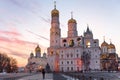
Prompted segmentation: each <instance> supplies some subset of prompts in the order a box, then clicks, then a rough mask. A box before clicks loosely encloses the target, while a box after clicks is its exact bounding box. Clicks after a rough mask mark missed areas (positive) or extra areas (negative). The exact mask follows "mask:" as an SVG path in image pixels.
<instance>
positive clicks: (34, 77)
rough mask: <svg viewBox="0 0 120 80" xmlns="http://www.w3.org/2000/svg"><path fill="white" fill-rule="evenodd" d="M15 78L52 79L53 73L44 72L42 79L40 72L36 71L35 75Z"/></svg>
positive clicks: (24, 79) (22, 79)
mask: <svg viewBox="0 0 120 80" xmlns="http://www.w3.org/2000/svg"><path fill="white" fill-rule="evenodd" d="M17 80H53V74H52V73H46V74H45V79H43V77H42V74H41V73H38V74H35V75H31V76H27V77H23V78H20V79H17Z"/></svg>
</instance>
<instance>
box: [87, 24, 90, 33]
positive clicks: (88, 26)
mask: <svg viewBox="0 0 120 80" xmlns="http://www.w3.org/2000/svg"><path fill="white" fill-rule="evenodd" d="M86 32H90V30H89V25H88V24H87V31H86Z"/></svg>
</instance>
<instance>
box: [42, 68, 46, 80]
mask: <svg viewBox="0 0 120 80" xmlns="http://www.w3.org/2000/svg"><path fill="white" fill-rule="evenodd" d="M42 75H43V79H45V69H42Z"/></svg>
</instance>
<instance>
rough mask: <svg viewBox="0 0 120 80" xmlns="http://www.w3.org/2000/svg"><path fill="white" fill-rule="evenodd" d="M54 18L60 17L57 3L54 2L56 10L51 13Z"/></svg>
mask: <svg viewBox="0 0 120 80" xmlns="http://www.w3.org/2000/svg"><path fill="white" fill-rule="evenodd" d="M51 15H52V16H59V11H58V10H57V9H56V2H54V9H53V10H52V11H51Z"/></svg>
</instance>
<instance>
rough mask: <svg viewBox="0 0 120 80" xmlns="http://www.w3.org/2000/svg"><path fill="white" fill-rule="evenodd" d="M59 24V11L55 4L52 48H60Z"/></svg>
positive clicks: (51, 33) (52, 15)
mask: <svg viewBox="0 0 120 80" xmlns="http://www.w3.org/2000/svg"><path fill="white" fill-rule="evenodd" d="M59 24H60V23H59V11H58V10H57V9H56V2H54V9H53V10H52V11H51V28H50V47H59V46H60V37H61V29H60V25H59Z"/></svg>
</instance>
